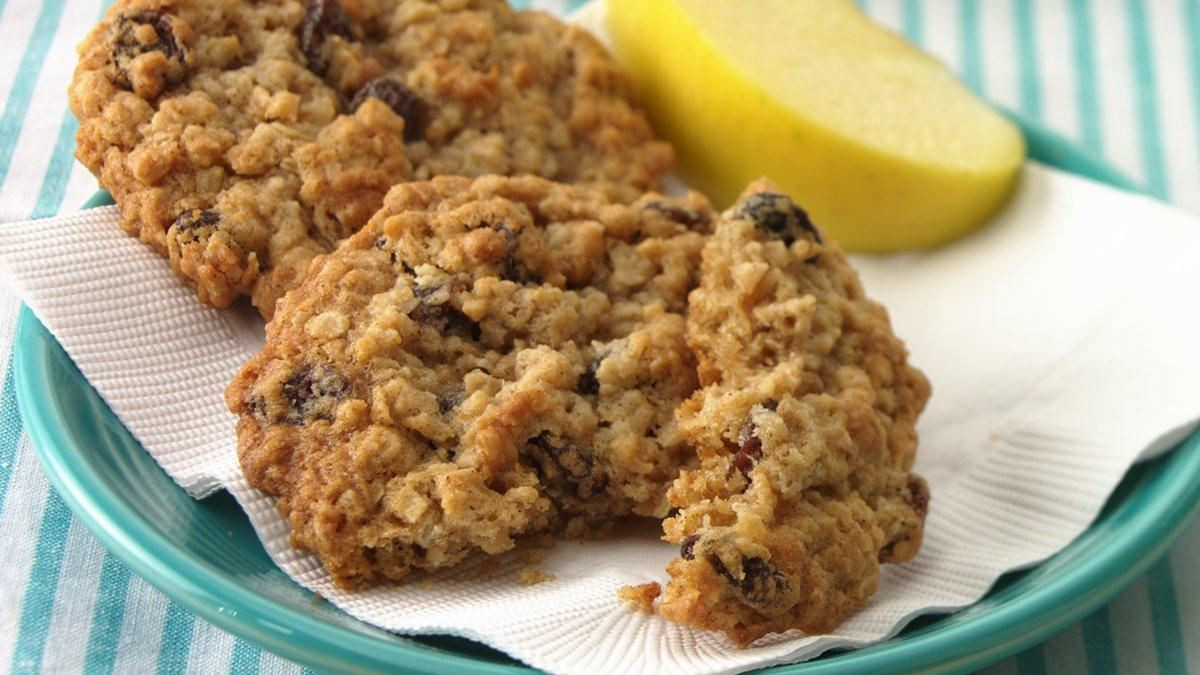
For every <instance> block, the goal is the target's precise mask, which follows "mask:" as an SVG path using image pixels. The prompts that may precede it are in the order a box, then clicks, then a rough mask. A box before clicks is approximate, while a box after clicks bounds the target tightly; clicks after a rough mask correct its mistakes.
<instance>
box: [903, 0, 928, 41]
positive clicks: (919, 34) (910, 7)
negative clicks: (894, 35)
mask: <svg viewBox="0 0 1200 675" xmlns="http://www.w3.org/2000/svg"><path fill="white" fill-rule="evenodd" d="M900 11H901V16H900V26H901V29H902V30H903V31H904V36H905V37H907V38H908V40H909V42H912V43H913V44H917V45H919V44H921V43H923V42H924V41H925V21H924V20H923V17H922V16H921V0H904V4H903V5H902V6H901V9H900Z"/></svg>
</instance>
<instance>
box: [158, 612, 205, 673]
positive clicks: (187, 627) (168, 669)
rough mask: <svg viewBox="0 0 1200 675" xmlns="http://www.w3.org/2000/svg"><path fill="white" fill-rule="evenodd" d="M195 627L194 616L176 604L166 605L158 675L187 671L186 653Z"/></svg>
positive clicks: (159, 649) (189, 647) (190, 644)
mask: <svg viewBox="0 0 1200 675" xmlns="http://www.w3.org/2000/svg"><path fill="white" fill-rule="evenodd" d="M195 627H196V615H195V614H192V613H191V612H189V611H188V610H186V609H184V607H183V605H180V604H179V603H178V602H171V603H170V604H168V605H167V620H166V621H165V622H163V629H162V641H161V642H160V643H159V647H158V672H159V675H174V673H182V672H184V671H186V670H187V661H188V651H190V649H191V646H192V631H193V630H194V629H195Z"/></svg>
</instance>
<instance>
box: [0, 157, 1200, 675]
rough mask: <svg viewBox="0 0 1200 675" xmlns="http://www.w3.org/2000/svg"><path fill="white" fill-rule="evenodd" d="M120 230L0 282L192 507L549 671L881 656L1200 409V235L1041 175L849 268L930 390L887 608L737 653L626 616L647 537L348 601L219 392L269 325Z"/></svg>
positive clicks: (1043, 547)
mask: <svg viewBox="0 0 1200 675" xmlns="http://www.w3.org/2000/svg"><path fill="white" fill-rule="evenodd" d="M117 220H118V214H117V211H116V209H115V208H113V207H105V208H99V209H92V210H89V211H84V212H82V213H79V214H74V215H68V216H60V217H57V218H52V219H48V220H41V221H32V222H26V223H16V224H10V225H5V226H3V227H0V272H2V273H3V274H4V275H5V276H6V277H7V278H8V279H9V280H10V281H11V282H12V283H13V284H14V285H15V287H16V288H17V289H18V291H19V292H20V293H21V295H22V297H23V298H24V299H25V301H26V302H27V303H28V304H29V305H30V307H31V308H32V309H33V311H34V312H35V313H36V314H37V316H38V317H39V318H40V319H41V320H42V322H43V323H44V324H45V325H46V326H47V327H48V328H49V329H50V331H51V332H52V333H53V334H54V335H55V337H56V338H58V340H59V341H60V342H61V343H62V344H63V346H64V347H65V348H66V350H67V352H68V353H69V354H70V355H71V357H72V358H73V359H74V361H75V363H76V364H77V365H78V366H79V368H80V370H81V371H82V372H83V374H84V375H85V376H86V377H87V378H88V380H89V381H90V382H91V383H92V384H93V386H95V387H96V389H97V390H98V391H99V392H100V393H101V394H102V395H103V396H104V398H105V400H106V401H107V402H108V403H109V405H110V406H111V407H112V409H113V411H114V412H115V413H116V414H117V415H118V416H119V417H120V418H121V420H122V422H124V423H125V425H126V426H127V427H128V428H129V429H130V431H132V432H133V434H134V436H136V437H137V438H138V440H139V441H141V443H142V444H143V445H144V446H145V448H146V450H147V452H149V453H150V454H151V455H152V456H153V457H154V458H155V459H156V460H157V461H158V463H159V464H160V465H161V466H162V467H163V469H164V470H165V471H166V472H167V473H168V474H169V475H170V476H171V477H172V478H173V479H175V481H176V482H178V483H179V484H180V485H181V486H182V487H183V488H184V489H186V490H188V492H189V493H191V494H192V495H193V496H196V497H202V496H204V495H206V494H209V493H210V492H212V491H213V490H215V489H218V488H221V487H224V488H225V489H227V490H229V491H230V492H231V493H232V494H233V495H234V496H235V497H236V498H237V500H238V501H239V503H240V504H241V505H242V507H243V508H244V509H245V510H246V512H247V513H248V514H249V516H250V519H251V521H252V523H253V524H254V527H255V529H256V530H257V532H258V534H259V536H260V537H261V538H262V541H263V544H264V546H265V547H266V549H267V550H268V551H269V552H270V554H271V556H272V558H273V559H274V560H275V562H276V563H277V564H278V565H279V566H280V567H281V568H282V569H283V570H284V571H285V572H287V573H288V574H289V575H290V576H291V577H292V578H294V579H295V580H296V581H297V582H299V583H300V584H302V585H303V586H305V587H306V588H309V589H311V590H313V591H315V592H318V593H320V594H321V595H322V596H324V597H325V598H327V599H328V600H329V601H331V602H333V603H335V604H337V605H338V606H339V607H341V608H343V609H344V610H346V611H347V612H349V613H350V614H353V615H354V616H356V617H359V618H360V619H362V620H364V621H367V622H369V623H372V624H375V625H377V626H380V627H383V628H386V629H389V630H394V631H398V632H403V633H448V634H455V635H461V636H464V637H468V638H472V639H476V640H479V641H481V642H485V643H487V644H489V645H492V646H494V647H496V648H498V649H501V650H503V651H505V652H507V653H509V654H511V655H512V656H514V657H516V658H518V659H521V660H522V661H525V662H527V663H529V664H531V665H533V666H537V667H540V668H543V669H546V670H550V671H554V672H578V673H585V672H597V671H605V672H608V671H619V672H630V673H635V672H647V673H648V672H667V673H726V672H737V671H740V670H745V669H749V668H753V667H763V666H767V665H772V664H777V663H785V662H792V661H797V660H802V659H805V658H811V657H813V656H815V655H817V654H819V653H821V652H823V651H825V650H827V649H829V648H832V647H838V646H861V645H866V644H870V643H873V642H877V641H879V640H882V639H885V638H887V637H889V636H891V635H893V634H894V633H895V632H897V631H898V630H899V629H900V628H901V627H903V625H904V624H905V623H906V622H907V621H908V620H909V619H911V618H912V617H914V616H917V615H919V614H923V613H928V612H936V611H945V610H951V609H955V608H958V607H962V606H964V605H967V604H970V603H971V602H974V601H975V600H977V599H978V598H980V597H981V596H982V595H983V594H984V593H985V592H986V591H987V590H988V588H989V587H990V586H991V585H992V583H993V582H995V580H996V579H997V578H998V577H999V576H1000V575H1001V574H1002V573H1004V572H1006V571H1009V570H1012V569H1017V568H1021V567H1025V566H1029V565H1032V564H1035V563H1037V562H1038V561H1040V560H1043V559H1044V558H1046V557H1048V556H1050V555H1052V554H1053V553H1055V552H1056V551H1058V550H1060V549H1061V548H1062V547H1064V546H1065V545H1066V544H1068V543H1069V542H1070V541H1071V540H1072V539H1073V538H1074V537H1076V536H1077V535H1078V534H1079V533H1081V532H1082V531H1083V530H1084V529H1085V528H1086V527H1087V526H1088V524H1089V523H1090V522H1091V521H1092V519H1093V518H1094V517H1095V516H1096V514H1097V513H1098V512H1099V510H1100V508H1101V507H1102V506H1103V504H1104V501H1105V499H1106V498H1107V496H1108V495H1109V493H1110V492H1111V491H1112V489H1113V487H1114V486H1115V485H1116V484H1117V482H1118V481H1119V480H1120V478H1121V476H1122V475H1123V474H1124V473H1125V471H1126V470H1127V469H1128V468H1129V466H1130V465H1131V464H1132V463H1133V462H1134V461H1135V460H1137V459H1138V457H1139V454H1141V453H1143V452H1147V451H1150V452H1153V451H1161V450H1164V449H1167V448H1169V446H1170V444H1171V442H1172V441H1175V440H1178V439H1179V438H1181V434H1182V433H1183V432H1186V431H1187V430H1189V429H1190V428H1191V426H1192V423H1193V422H1194V420H1195V419H1196V417H1197V416H1198V415H1200V389H1197V388H1196V387H1195V384H1194V375H1195V373H1197V372H1200V350H1198V349H1196V348H1195V345H1197V344H1200V318H1198V317H1197V315H1196V313H1195V311H1194V309H1193V308H1194V298H1193V297H1192V293H1193V290H1194V289H1195V287H1196V286H1195V283H1194V274H1193V273H1192V267H1193V265H1194V261H1195V259H1196V256H1197V254H1198V253H1200V222H1197V221H1196V220H1195V219H1194V218H1192V217H1191V216H1188V215H1186V214H1184V213H1182V212H1180V211H1177V210H1174V209H1172V208H1170V207H1167V206H1165V205H1163V204H1160V203H1158V202H1155V201H1152V200H1149V199H1146V198H1143V197H1139V196H1135V195H1131V194H1128V193H1124V192H1120V191H1118V190H1114V189H1111V188H1108V187H1105V186H1101V185H1099V184H1096V183H1092V182H1090V181H1086V180H1083V179H1080V178H1077V177H1073V176H1070V175H1067V174H1064V173H1061V172H1058V171H1055V170H1053V169H1049V168H1046V167H1043V166H1039V165H1036V164H1031V165H1029V166H1027V167H1026V170H1025V172H1024V175H1023V177H1022V179H1021V182H1020V185H1019V187H1018V190H1017V192H1016V194H1015V196H1014V198H1013V201H1012V203H1011V204H1010V205H1009V207H1008V208H1007V210H1006V211H1005V212H1004V213H1003V214H1002V215H1001V216H1000V217H998V218H997V219H996V221H995V222H993V223H992V224H991V225H990V226H989V227H988V228H986V229H985V230H983V231H981V232H979V233H978V234H976V235H973V236H971V237H969V238H967V239H965V240H962V241H960V242H958V243H956V244H954V245H951V246H949V247H946V248H943V249H940V250H937V251H933V252H927V253H914V254H904V255H897V256H889V257H869V258H868V257H858V258H856V259H855V261H854V262H855V264H856V266H857V267H858V269H859V270H860V272H861V274H862V276H863V280H864V283H865V285H866V288H867V290H868V293H869V294H871V295H872V296H874V297H875V298H876V299H878V300H880V301H882V302H884V303H885V304H886V305H887V306H888V308H889V310H890V312H891V314H892V318H893V321H894V324H895V327H896V330H897V332H898V334H899V335H901V336H902V337H903V338H905V340H906V341H907V342H908V344H909V347H910V349H911V351H912V360H913V362H914V363H915V364H916V365H917V366H919V367H921V368H922V369H924V370H925V372H926V373H927V374H928V376H929V378H930V380H931V381H932V382H933V386H934V396H933V398H932V400H931V402H930V405H929V407H928V409H927V411H926V413H925V415H924V416H923V417H922V419H921V421H920V424H919V426H918V429H919V431H920V433H921V439H922V440H921V445H920V448H919V450H918V459H917V470H918V471H919V472H920V473H922V474H923V475H924V476H925V477H926V478H927V479H928V481H929V484H930V486H931V490H932V493H933V501H932V505H931V509H930V513H929V517H928V521H927V525H926V528H927V529H926V542H925V545H924V548H923V549H922V550H921V553H920V554H919V555H918V556H917V558H916V559H914V560H913V561H911V562H910V563H906V564H904V565H889V566H885V567H884V570H883V574H882V578H881V582H880V588H879V592H878V593H877V595H876V596H875V597H874V598H873V599H872V600H871V602H870V604H869V605H868V606H867V607H866V608H864V609H863V610H862V611H860V612H858V613H857V614H855V615H854V616H852V617H851V618H850V619H849V620H848V621H846V622H845V623H844V624H843V625H842V626H841V627H840V628H839V629H838V630H837V632H836V633H835V634H833V635H827V636H804V635H799V634H789V635H783V636H772V637H769V638H766V639H764V640H761V641H759V642H758V643H756V644H755V645H754V646H753V647H751V648H750V649H747V650H739V649H737V648H735V647H734V646H733V645H732V644H731V643H730V642H728V641H727V640H726V639H725V638H724V637H723V636H721V635H717V634H713V633H706V632H702V631H695V630H691V629H688V628H684V627H680V626H677V625H674V624H670V623H668V622H666V621H664V620H662V619H661V618H659V617H657V616H649V615H645V614H642V613H640V612H636V611H633V610H631V609H630V608H628V607H627V606H625V605H624V604H623V603H621V602H620V601H619V600H618V599H617V597H616V591H617V589H618V588H620V587H621V586H623V585H626V584H636V583H644V582H646V581H662V580H663V579H664V576H665V574H664V567H665V565H666V563H667V562H668V561H669V560H670V559H671V558H672V557H674V555H675V554H676V552H675V551H674V549H673V547H671V546H670V545H668V544H666V543H663V542H661V541H658V539H657V536H658V534H659V531H658V527H657V524H655V523H650V522H648V523H646V524H645V525H644V526H640V527H636V528H635V530H636V531H631V532H626V533H622V534H621V535H619V536H617V537H615V538H612V539H609V540H605V541H599V542H582V543H581V542H575V541H560V542H559V543H558V545H557V546H556V547H555V549H553V550H552V551H549V552H547V554H546V557H545V559H544V560H543V561H542V562H540V563H538V564H537V565H536V567H537V568H538V569H540V570H543V571H545V572H549V573H551V574H553V575H555V576H556V577H557V578H556V580H554V581H552V582H547V583H543V584H540V585H537V586H533V587H528V588H526V587H521V586H519V585H518V584H517V583H516V580H515V577H516V573H517V572H518V571H519V570H520V569H521V568H523V567H525V566H526V564H525V563H523V562H522V561H521V559H520V557H519V556H518V555H516V554H513V555H510V556H507V557H505V558H504V559H502V562H501V564H500V565H499V567H496V568H493V567H492V566H491V565H484V564H482V561H480V560H474V561H471V562H468V563H467V564H465V565H463V566H460V567H459V568H456V569H454V570H450V571H447V572H444V573H442V574H440V575H438V576H436V577H435V578H434V583H433V584H431V585H428V584H417V583H413V584H408V585H405V586H398V587H386V588H376V589H373V590H369V591H364V592H358V593H346V592H344V591H340V590H338V589H336V588H335V587H334V586H333V584H332V582H331V580H330V578H329V576H328V575H327V574H326V573H325V572H324V570H323V569H322V568H321V566H320V565H319V563H318V562H317V561H316V559H315V558H313V557H312V556H310V555H306V554H303V553H299V552H297V551H295V550H293V549H291V548H290V547H289V546H288V525H287V522H286V521H285V520H284V519H283V518H281V517H280V516H279V515H278V513H277V512H276V511H275V508H274V502H273V500H272V499H271V498H269V497H267V496H266V495H263V494H262V493H259V492H257V491H255V490H253V489H252V488H250V487H249V485H248V484H247V483H246V482H245V480H244V479H243V477H242V476H241V474H240V472H239V470H238V468H237V458H236V451H235V437H234V419H233V416H232V415H231V414H230V413H229V412H228V411H227V410H226V409H225V406H224V403H223V398H222V393H223V390H224V387H225V385H226V383H227V382H228V381H229V380H230V379H231V378H232V377H233V375H234V373H235V372H236V371H237V369H238V368H240V367H241V365H242V364H243V363H244V362H245V361H246V360H248V359H249V358H250V356H251V355H252V354H253V353H254V352H255V351H256V350H257V349H258V348H259V347H260V346H261V344H262V339H263V338H262V321H261V319H259V318H258V317H257V315H256V314H255V313H254V312H253V310H251V309H249V308H236V309H234V310H231V311H222V310H215V309H211V308H207V307H204V306H202V305H200V304H199V303H198V302H197V301H196V300H195V298H194V296H193V295H192V292H191V291H190V290H188V289H187V288H185V287H183V286H182V285H181V284H180V283H179V281H178V280H177V279H176V278H175V276H174V274H173V273H172V272H171V270H170V268H169V266H168V265H167V263H166V261H165V260H164V259H162V258H160V257H159V256H158V255H157V254H156V253H154V252H152V251H150V250H149V249H148V248H146V247H145V246H143V245H142V244H140V243H139V242H137V241H136V240H134V239H133V238H130V237H128V236H127V235H125V234H124V233H123V232H122V231H121V230H120V228H119V227H118V225H117Z"/></svg>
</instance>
